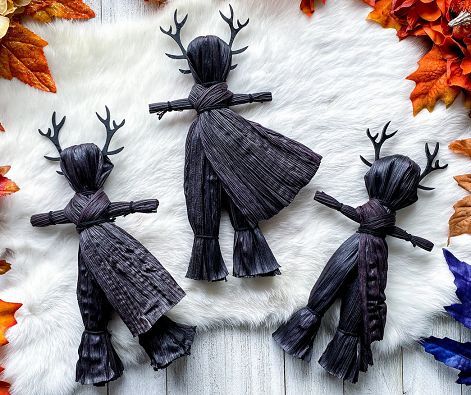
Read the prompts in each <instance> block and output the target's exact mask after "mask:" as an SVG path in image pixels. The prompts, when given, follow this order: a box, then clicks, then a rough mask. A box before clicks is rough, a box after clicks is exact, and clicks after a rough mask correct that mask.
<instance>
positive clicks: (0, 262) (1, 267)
mask: <svg viewBox="0 0 471 395" xmlns="http://www.w3.org/2000/svg"><path fill="white" fill-rule="evenodd" d="M10 269H11V265H10V264H9V263H8V262H7V261H6V260H5V259H0V275H2V274H5V273H6V272H8V270H10Z"/></svg>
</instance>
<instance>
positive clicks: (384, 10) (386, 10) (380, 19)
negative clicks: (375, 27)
mask: <svg viewBox="0 0 471 395" xmlns="http://www.w3.org/2000/svg"><path fill="white" fill-rule="evenodd" d="M373 7H374V10H373V11H371V12H370V13H369V14H368V17H367V19H369V20H370V21H374V22H377V23H379V24H380V25H381V26H383V27H386V28H393V29H396V30H399V29H400V28H401V25H400V24H399V22H398V21H397V19H396V18H394V16H393V15H392V14H391V7H392V0H379V1H378V2H376V3H375V4H374V5H373Z"/></svg>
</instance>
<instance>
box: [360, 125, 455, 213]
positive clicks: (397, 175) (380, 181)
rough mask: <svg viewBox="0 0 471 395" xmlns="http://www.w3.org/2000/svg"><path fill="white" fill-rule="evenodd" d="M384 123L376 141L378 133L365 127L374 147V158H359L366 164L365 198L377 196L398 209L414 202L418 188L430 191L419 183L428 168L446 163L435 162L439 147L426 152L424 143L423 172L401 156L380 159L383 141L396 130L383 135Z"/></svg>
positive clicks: (385, 128)
mask: <svg viewBox="0 0 471 395" xmlns="http://www.w3.org/2000/svg"><path fill="white" fill-rule="evenodd" d="M388 126H389V122H388V123H387V124H386V125H385V126H384V128H383V131H382V133H381V136H380V137H379V140H377V138H378V134H376V135H375V136H373V135H372V134H371V133H370V130H369V129H368V130H367V135H368V137H369V139H370V140H371V141H372V143H373V146H374V149H375V160H374V162H373V163H370V162H369V161H367V160H366V159H365V158H363V157H361V160H362V161H363V162H364V163H365V164H366V165H367V166H369V167H370V169H369V170H368V172H367V173H366V174H365V186H366V189H367V191H368V195H369V197H370V198H374V199H378V200H379V201H381V202H382V203H383V204H384V205H386V206H387V207H389V208H391V209H392V210H399V209H401V208H404V207H407V206H409V205H411V204H413V203H415V202H416V201H417V199H418V196H417V190H418V189H424V190H432V189H433V188H429V187H424V186H422V185H420V182H421V181H422V180H423V179H424V178H425V177H426V176H427V175H428V174H430V173H431V172H432V171H435V170H439V169H444V168H446V167H447V166H448V165H444V166H440V163H439V161H438V160H437V161H435V158H436V156H437V154H438V149H439V144H438V143H437V144H436V146H435V149H434V151H433V153H430V149H429V146H428V144H426V145H425V153H426V155H427V166H426V168H425V170H424V171H421V169H420V166H419V165H418V164H417V163H415V162H414V161H413V160H412V159H410V158H409V157H407V156H404V155H389V156H385V157H383V158H380V153H381V147H382V145H383V144H384V142H385V141H386V140H388V139H389V138H391V137H393V136H394V135H395V134H396V133H397V130H396V131H395V132H394V133H391V134H387V128H388ZM434 161H435V163H434Z"/></svg>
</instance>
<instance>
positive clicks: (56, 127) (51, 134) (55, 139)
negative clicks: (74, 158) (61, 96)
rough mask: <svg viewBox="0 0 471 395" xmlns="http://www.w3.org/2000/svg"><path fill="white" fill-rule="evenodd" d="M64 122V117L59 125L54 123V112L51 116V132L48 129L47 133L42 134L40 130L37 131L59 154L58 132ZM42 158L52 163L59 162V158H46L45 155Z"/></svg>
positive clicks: (60, 150)
mask: <svg viewBox="0 0 471 395" xmlns="http://www.w3.org/2000/svg"><path fill="white" fill-rule="evenodd" d="M65 120H66V117H64V118H62V119H61V121H60V122H59V124H57V122H56V112H55V111H54V113H53V114H52V130H51V128H48V129H47V133H44V132H43V131H42V130H41V129H38V131H39V134H40V135H41V136H44V137H47V138H48V139H49V140H50V141H51V142H52V143H53V144H54V145H55V147H56V148H57V151H58V152H59V154H60V153H61V152H62V148H61V145H60V143H59V132H60V131H61V129H62V127H63V126H64V123H65ZM44 157H45V158H46V159H48V160H52V161H54V162H58V161H60V160H61V158H59V157H58V158H52V157H50V156H46V155H44Z"/></svg>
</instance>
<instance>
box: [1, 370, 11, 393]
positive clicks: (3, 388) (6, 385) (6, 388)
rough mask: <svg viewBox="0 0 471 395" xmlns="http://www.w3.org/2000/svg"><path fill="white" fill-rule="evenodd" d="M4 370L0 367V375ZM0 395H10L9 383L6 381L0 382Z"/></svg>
mask: <svg viewBox="0 0 471 395" xmlns="http://www.w3.org/2000/svg"><path fill="white" fill-rule="evenodd" d="M4 370H5V369H4V368H3V367H1V366H0V373H2V372H3V371H4ZM0 395H10V383H7V382H6V381H0Z"/></svg>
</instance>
